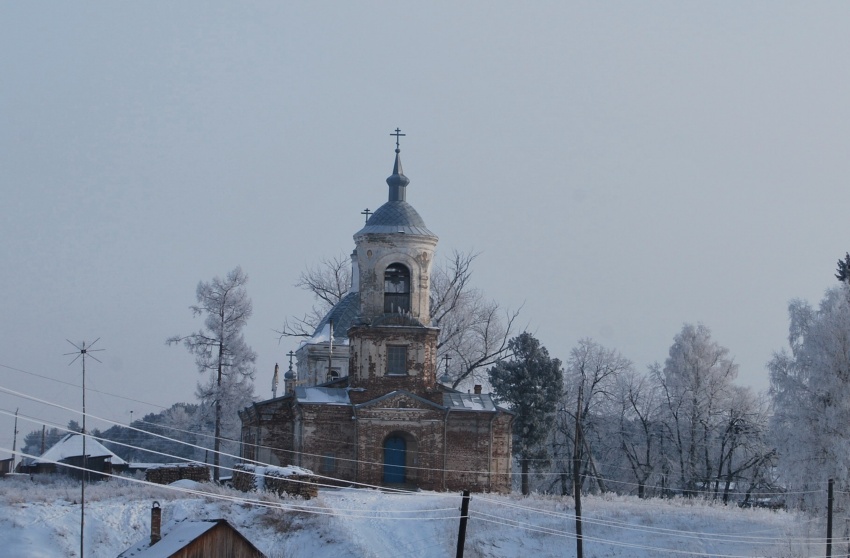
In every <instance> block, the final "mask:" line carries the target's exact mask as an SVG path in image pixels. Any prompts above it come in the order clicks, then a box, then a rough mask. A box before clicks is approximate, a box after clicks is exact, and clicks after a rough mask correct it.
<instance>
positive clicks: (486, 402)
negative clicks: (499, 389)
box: [443, 393, 497, 412]
mask: <svg viewBox="0 0 850 558" xmlns="http://www.w3.org/2000/svg"><path fill="white" fill-rule="evenodd" d="M443 405H444V406H446V407H448V408H450V409H463V410H465V411H490V412H493V411H496V410H497V406H496V404H495V403H494V402H493V398H492V397H490V394H489V393H444V394H443Z"/></svg>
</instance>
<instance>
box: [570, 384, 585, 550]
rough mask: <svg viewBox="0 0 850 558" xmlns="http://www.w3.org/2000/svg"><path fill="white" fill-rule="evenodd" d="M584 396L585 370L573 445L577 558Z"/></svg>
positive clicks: (579, 530)
mask: <svg viewBox="0 0 850 558" xmlns="http://www.w3.org/2000/svg"><path fill="white" fill-rule="evenodd" d="M583 397H584V371H583V370H582V374H581V383H580V384H579V386H578V402H577V403H576V436H575V446H574V447H573V492H574V493H575V494H574V498H575V501H576V558H584V550H583V549H582V542H583V541H582V534H581V461H582V459H581V450H582V447H583V445H584V444H583V443H582V432H581V407H582V398H583Z"/></svg>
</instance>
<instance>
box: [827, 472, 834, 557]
mask: <svg viewBox="0 0 850 558" xmlns="http://www.w3.org/2000/svg"><path fill="white" fill-rule="evenodd" d="M834 484H835V481H834V480H833V479H829V492H828V494H827V500H826V502H827V504H826V558H831V557H832V503H833V501H834V499H833V497H832V496H833V494H832V489H833V485H834Z"/></svg>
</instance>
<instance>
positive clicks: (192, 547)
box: [118, 502, 267, 558]
mask: <svg viewBox="0 0 850 558" xmlns="http://www.w3.org/2000/svg"><path fill="white" fill-rule="evenodd" d="M161 521H162V509H161V508H160V507H159V502H154V503H153V507H152V508H151V536H150V539H145V540H143V541H140V542H139V543H137V544H136V545H134V546H132V547H130V548H128V549H127V550H125V551H124V552H122V553H121V554H119V555H118V558H267V557H266V555H265V554H263V553H262V552H261V551H260V550H259V549H258V548H257V547H256V546H254V544H253V543H251V541H249V540H248V539H247V538H245V536H244V535H243V534H242V533H240V532H239V531H238V530H237V529H236V528H235V527H233V525H231V524H230V523H228V522H227V520H225V519H205V520H198V521H191V520H186V521H180V522H178V523H175V524H174V525H173V526H172V527H171V528H170V529H169V530H168V532H167V533H165V534H164V535H163V534H161Z"/></svg>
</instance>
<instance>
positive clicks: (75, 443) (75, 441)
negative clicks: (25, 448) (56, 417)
mask: <svg viewBox="0 0 850 558" xmlns="http://www.w3.org/2000/svg"><path fill="white" fill-rule="evenodd" d="M85 438H86V455H88V456H89V457H111V458H112V464H113V465H125V464H126V463H127V462H126V461H124V460H123V459H121V458H120V457H118V456H117V455H115V454H114V453H112V452H111V451H109V450H108V449H106V448H105V447H104V446H103V444H101V443H100V442H98V441H97V440H95V439H94V438H92V437H91V436H86V437H85ZM82 455H83V435H82V434H74V433H71V434H67V435H66V436H65V437H64V438H62V439H61V440H59V441H58V442H56V443H55V444H54V445H53V447H51V448H50V449H49V450H47V451H46V452H44V453H43V454H42V455H41V457H38V458H36V459H34V460H33V464H37V463H56V462H59V461H62V460H64V459H68V458H69V457H80V456H82Z"/></svg>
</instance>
